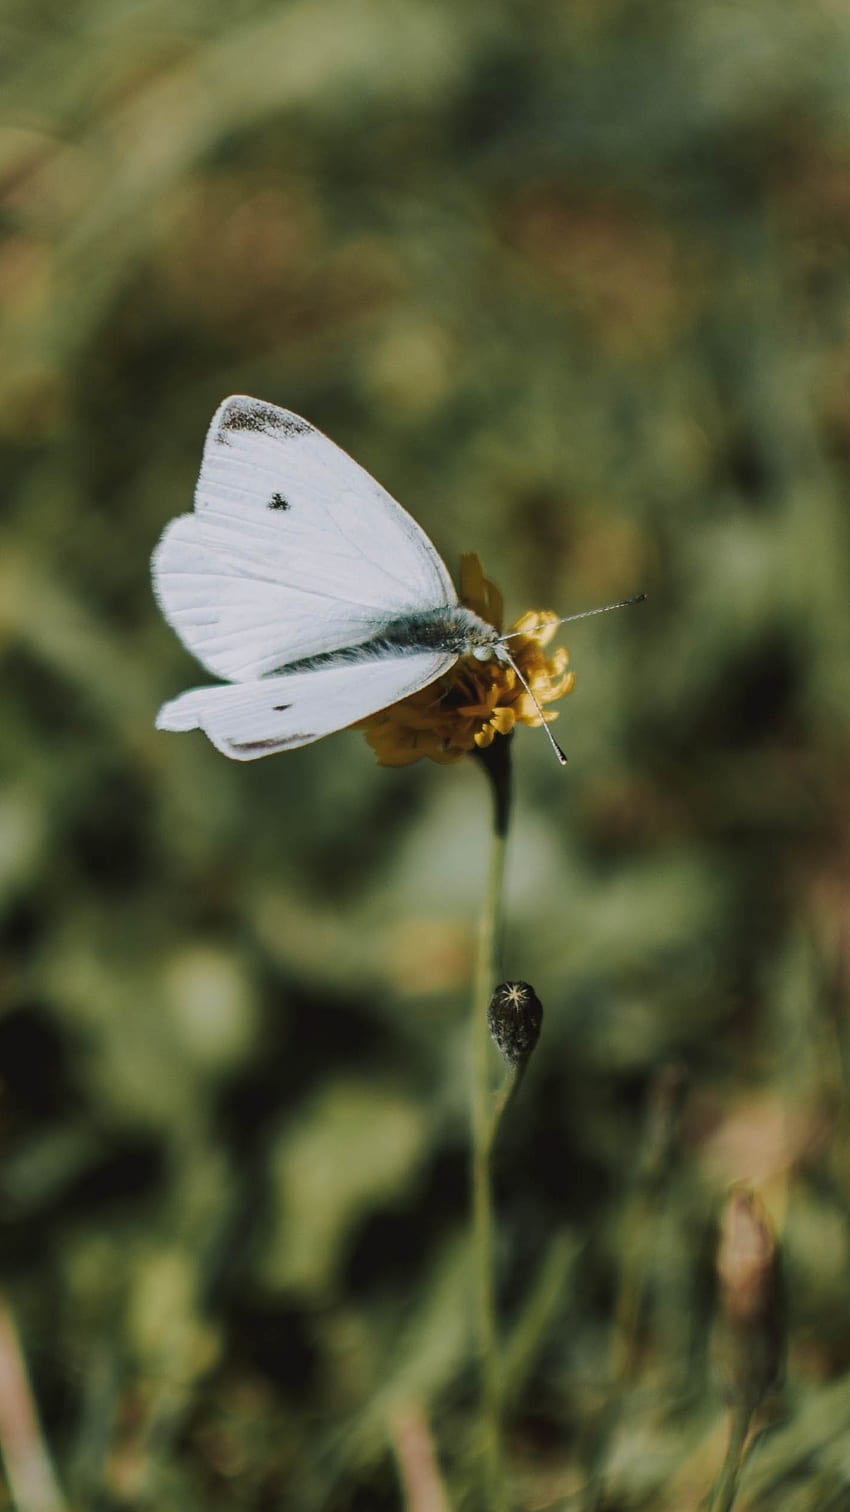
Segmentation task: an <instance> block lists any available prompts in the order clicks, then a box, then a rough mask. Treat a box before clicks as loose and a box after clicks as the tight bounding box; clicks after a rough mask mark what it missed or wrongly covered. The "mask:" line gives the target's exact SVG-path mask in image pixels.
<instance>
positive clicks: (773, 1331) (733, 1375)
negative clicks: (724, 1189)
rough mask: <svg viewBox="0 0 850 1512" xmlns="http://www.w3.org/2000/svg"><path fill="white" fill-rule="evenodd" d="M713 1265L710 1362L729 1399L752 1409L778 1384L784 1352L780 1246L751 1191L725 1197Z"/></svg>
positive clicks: (740, 1189)
mask: <svg viewBox="0 0 850 1512" xmlns="http://www.w3.org/2000/svg"><path fill="white" fill-rule="evenodd" d="M715 1265H716V1271H717V1282H718V1310H717V1317H716V1321H715V1332H714V1341H713V1353H714V1362H715V1365H716V1368H717V1371H718V1374H719V1376H720V1378H721V1384H722V1386H723V1389H724V1392H725V1394H726V1397H727V1400H728V1401H729V1402H730V1403H734V1404H739V1405H741V1406H743V1407H747V1408H749V1410H750V1411H753V1410H754V1409H755V1408H756V1407H757V1406H758V1404H759V1403H760V1402H761V1401H762V1399H763V1398H764V1397H765V1396H766V1395H767V1393H768V1392H769V1391H770V1389H771V1387H773V1386H775V1385H776V1384H777V1382H778V1380H779V1377H780V1375H781V1371H782V1362H783V1356H784V1353H785V1318H784V1308H783V1297H782V1285H781V1277H780V1268H779V1249H778V1245H777V1242H776V1235H775V1233H774V1230H773V1225H772V1223H771V1221H770V1218H769V1217H768V1215H767V1211H766V1209H765V1207H764V1204H763V1203H762V1202H761V1200H760V1199H759V1198H758V1197H757V1196H756V1194H755V1192H751V1191H748V1190H747V1189H746V1188H739V1189H738V1190H736V1191H733V1192H732V1194H731V1196H730V1197H729V1200H728V1202H727V1204H726V1208H725V1210H724V1213H723V1217H722V1219H721V1224H720V1243H719V1245H718V1250H717V1258H716V1262H715Z"/></svg>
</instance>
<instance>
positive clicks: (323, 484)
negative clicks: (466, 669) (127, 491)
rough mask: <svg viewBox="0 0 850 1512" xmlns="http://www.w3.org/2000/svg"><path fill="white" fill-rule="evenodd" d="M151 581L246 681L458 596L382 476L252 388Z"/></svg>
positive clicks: (194, 645)
mask: <svg viewBox="0 0 850 1512" xmlns="http://www.w3.org/2000/svg"><path fill="white" fill-rule="evenodd" d="M153 578H154V587H155V591H156V594H157V598H158V599H159V603H160V606H161V608H162V612H163V614H164V615H165V618H166V619H167V620H168V622H169V624H170V625H172V627H173V628H174V629H175V630H176V632H177V634H178V635H179V636H180V639H181V640H182V641H183V643H184V645H186V646H187V647H188V649H189V650H190V651H191V652H192V653H193V654H194V655H195V656H196V657H197V658H198V660H199V661H200V662H202V663H203V665H204V666H205V667H207V668H208V669H209V671H210V672H213V673H215V674H216V675H217V676H219V677H227V678H231V679H233V680H239V681H242V680H246V679H252V678H257V677H261V676H263V675H264V674H266V673H270V672H275V671H277V670H278V669H279V668H280V667H283V666H286V665H287V664H288V663H290V662H293V661H298V660H299V659H300V658H302V657H307V656H315V655H319V654H321V653H323V652H327V651H336V650H339V649H340V648H343V647H347V646H352V645H356V644H358V643H360V642H362V641H366V640H369V639H371V638H373V637H374V636H376V635H379V634H380V633H381V630H382V628H383V627H384V626H385V625H386V623H387V621H388V620H389V619H393V618H395V617H397V616H398V615H402V614H405V613H411V612H416V611H417V610H422V609H435V608H439V607H441V606H448V605H454V604H456V603H457V594H456V593H455V589H454V586H453V584H452V581H451V578H450V577H449V575H448V572H447V570H446V568H445V566H444V564H443V562H442V561H441V560H440V557H439V556H438V555H437V552H436V551H435V550H434V547H433V546H432V545H431V542H430V541H429V540H428V537H427V536H426V535H425V533H424V531H422V530H420V528H419V526H418V525H417V524H416V522H415V520H413V519H412V518H411V516H410V515H409V514H408V513H407V511H406V510H404V509H402V507H401V505H400V504H397V503H396V501H395V500H394V499H393V498H391V497H390V495H389V494H388V493H386V492H385V490H384V489H383V488H381V486H380V484H378V483H376V482H375V480H374V478H372V477H370V476H369V474H368V473H367V472H365V471H364V469H363V468H362V467H359V466H358V464H357V463H356V462H354V461H352V459H351V457H349V456H348V455H347V454H346V453H345V452H344V451H342V450H341V449H340V448H339V447H338V446H335V445H334V443H333V442H332V441H329V440H328V438H327V436H323V435H322V433H321V431H317V430H315V429H314V427H313V426H312V425H309V424H308V422H307V421H306V420H302V419H301V418H300V417H299V416H298V415H293V414H292V413H291V412H290V411H289V410H283V409H278V408H277V406H276V405H273V404H265V403H263V402H262V401H261V400H259V399H249V398H247V397H245V396H244V395H234V396H232V397H231V398H229V399H225V400H224V402H223V404H221V405H220V406H219V408H218V410H217V411H216V413H215V415H214V417H213V421H212V424H211V426H210V429H209V433H208V435H207V439H206V444H205V446H204V455H203V461H202V463H201V473H200V477H199V479H198V486H197V489H196V493H195V512H194V514H187V515H181V516H180V517H179V518H178V519H176V520H173V521H172V523H171V524H170V525H169V526H168V527H167V529H166V531H165V533H164V535H163V537H162V539H161V541H160V543H159V545H158V547H157V549H156V551H155V553H154V558H153ZM354 717H355V718H356V717H358V716H356V715H355V716H354ZM338 727H341V726H338Z"/></svg>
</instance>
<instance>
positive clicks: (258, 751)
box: [157, 651, 455, 761]
mask: <svg viewBox="0 0 850 1512" xmlns="http://www.w3.org/2000/svg"><path fill="white" fill-rule="evenodd" d="M454 661H455V657H454V656H452V655H449V654H448V653H442V652H432V651H427V652H426V651H418V652H411V653H408V654H407V655H405V656H403V657H395V658H392V659H390V660H386V661H380V660H377V661H376V660H372V661H367V662H361V663H357V664H352V663H345V664H343V665H338V666H333V667H323V668H320V669H317V670H315V671H310V672H290V673H288V674H284V675H283V676H279V677H264V678H258V679H255V680H252V681H250V682H240V683H231V684H223V685H220V686H218V687H210V688H193V689H191V691H190V692H188V693H183V694H181V695H180V697H179V698H175V699H173V700H172V701H171V703H167V704H165V705H164V706H163V707H162V708H161V709H160V711H159V715H158V717H157V726H158V728H159V729H161V730H195V729H201V730H203V731H204V733H205V734H206V735H207V736H208V737H209V739H210V740H211V741H212V743H213V745H214V746H216V747H217V748H218V750H220V751H223V752H224V754H225V756H232V757H235V758H236V759H237V760H239V761H253V760H255V759H256V758H257V757H259V756H269V755H271V754H272V753H273V752H275V751H286V750H292V749H294V747H296V746H302V745H309V743H310V742H311V741H313V740H318V739H319V737H320V736H322V735H329V734H330V733H331V731H332V730H341V729H344V728H345V726H346V725H350V724H354V723H355V722H356V721H357V720H359V719H365V718H366V717H367V715H369V714H375V713H377V711H378V710H379V709H383V708H386V706H387V705H388V704H391V703H396V702H397V701H398V699H400V698H406V697H407V696H408V694H410V693H416V692H418V690H419V689H420V688H424V687H426V686H427V685H428V683H431V682H433V681H434V679H435V678H437V677H439V676H440V674H441V673H442V672H445V671H447V670H448V668H449V667H450V666H451V665H452V663H453V662H454ZM436 696H437V694H436V693H435V697H436Z"/></svg>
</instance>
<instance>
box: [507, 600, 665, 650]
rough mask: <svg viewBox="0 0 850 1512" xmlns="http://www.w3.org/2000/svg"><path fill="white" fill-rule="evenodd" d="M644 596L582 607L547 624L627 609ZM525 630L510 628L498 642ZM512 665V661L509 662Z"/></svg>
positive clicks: (639, 601)
mask: <svg viewBox="0 0 850 1512" xmlns="http://www.w3.org/2000/svg"><path fill="white" fill-rule="evenodd" d="M645 598H646V594H645V593H635V594H634V595H633V596H632V598H627V599H620V601H619V603H616V604H603V605H602V607H601V608H600V609H582V610H581V612H580V613H579V614H565V615H563V616H562V618H561V619H557V620H554V621H553V620H547V624H548V625H569V624H570V623H571V622H572V621H573V620H580V619H590V617H591V615H594V614H608V613H610V611H611V610H612V609H628V608H629V606H630V605H631V604H642V603H643V601H644V599H645ZM527 634H528V631H527V630H511V632H510V634H508V635H503V636H502V639H501V641H500V642H499V644H500V645H501V644H502V643H503V642H504V641H506V640H513V639H514V637H515V636H517V635H527ZM511 665H513V663H511Z"/></svg>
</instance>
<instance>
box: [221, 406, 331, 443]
mask: <svg viewBox="0 0 850 1512" xmlns="http://www.w3.org/2000/svg"><path fill="white" fill-rule="evenodd" d="M310 429H311V427H310V426H309V425H308V424H307V421H306V420H302V419H301V417H300V415H293V414H291V413H290V411H289V410H282V409H278V407H277V405H276V404H265V403H264V402H263V400H262V399H242V398H238V399H232V400H231V401H230V402H229V403H228V404H227V405H226V407H225V410H224V413H223V415H222V417H221V421H220V423H219V427H218V432H217V435H216V440H217V441H219V442H221V443H222V444H223V445H227V441H228V437H229V436H230V434H231V432H233V431H254V432H255V433H257V434H259V435H264V436H303V435H304V434H305V433H306V432H307V431H309V430H310Z"/></svg>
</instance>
